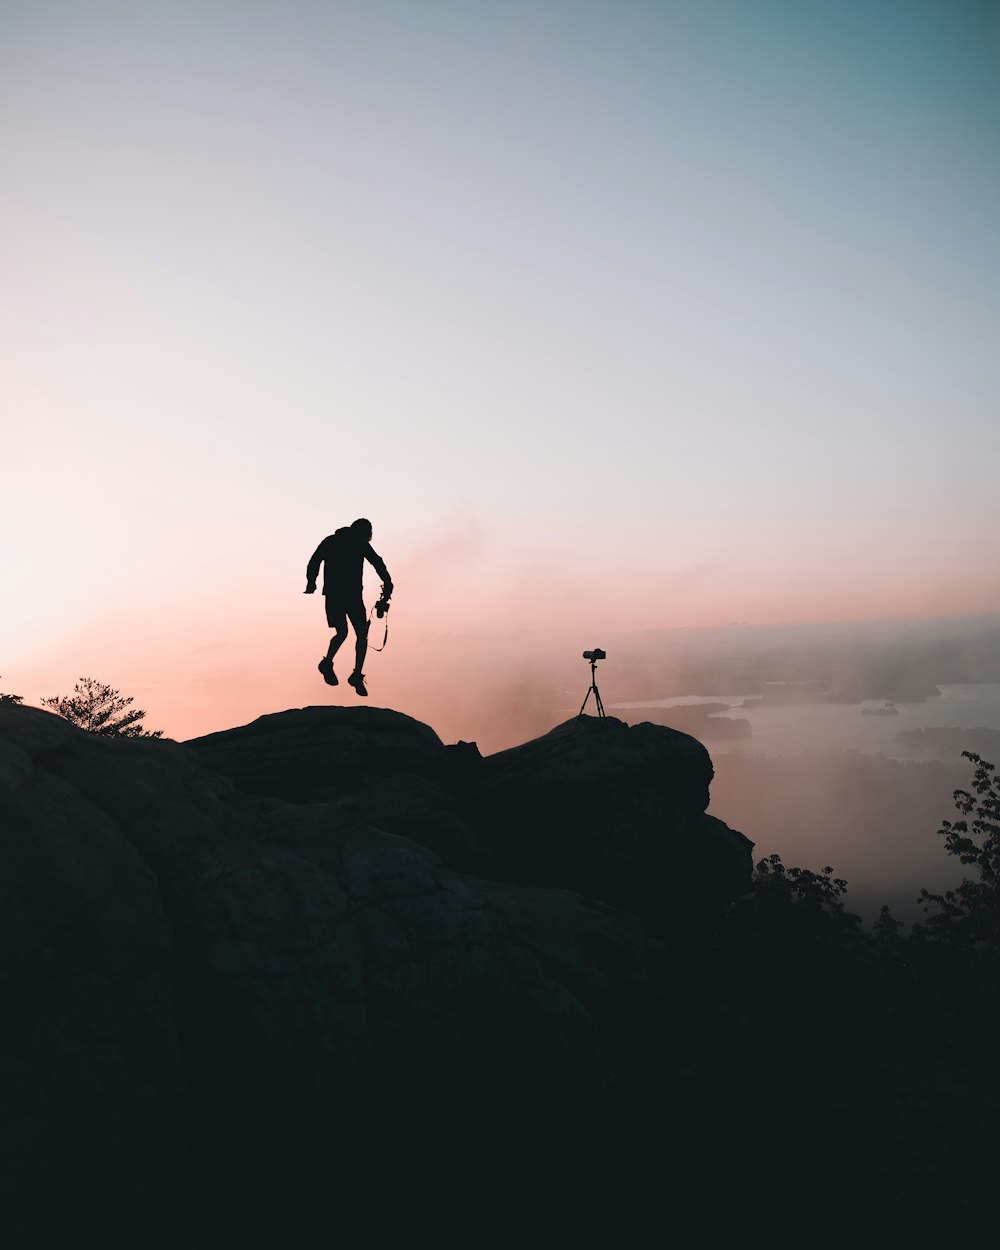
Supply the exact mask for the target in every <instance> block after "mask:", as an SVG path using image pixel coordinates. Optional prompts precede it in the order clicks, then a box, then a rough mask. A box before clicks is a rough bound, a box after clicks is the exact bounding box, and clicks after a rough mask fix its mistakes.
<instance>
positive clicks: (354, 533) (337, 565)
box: [305, 517, 392, 697]
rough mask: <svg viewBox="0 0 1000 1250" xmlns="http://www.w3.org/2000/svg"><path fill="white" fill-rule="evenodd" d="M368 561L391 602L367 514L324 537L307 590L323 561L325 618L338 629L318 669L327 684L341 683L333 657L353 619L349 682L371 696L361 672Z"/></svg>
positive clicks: (310, 590) (308, 571)
mask: <svg viewBox="0 0 1000 1250" xmlns="http://www.w3.org/2000/svg"><path fill="white" fill-rule="evenodd" d="M365 560H367V561H368V563H369V564H370V565H371V566H372V568H373V569H374V570H375V572H376V573H377V574H378V575H379V577H381V579H382V599H383V601H385V602H388V600H389V596H390V595H391V594H392V578H391V577H390V576H389V570H388V569H387V568H386V567H385V564H384V563H383V561H382V557H381V556H379V555H378V554H377V553H376V552H375V551H373V550H372V523H371V521H366V520H365V519H364V517H360V518H359V519H358V520H357V521H355V522H354V523H353V524H352V525H348V526H345V527H344V528H343V529H339V530H337V532H336V533H335V534H330V535H329V536H328V537H327V538H324V539H323V541H322V542H321V543H320V545H319V546H318V547H317V548H316V550H315V551H314V552H313V554H312V559H311V560H310V561H309V564H308V566H307V568H306V589H305V593H306V594H307V595H311V594H313V593H314V591H315V590H316V577H317V574H318V573H319V566H320V564H323V565H324V570H323V594H324V596H325V598H326V620H327V624H328V625H329V626H330V627H331V628H332V629H333V630H334V631H335V632H334V635H333V637H332V638H331V639H330V646H329V647H328V648H327V652H326V655H325V656H324V658H323V659H322V660H320V662H319V665H318V667H319V671H320V672H321V673H322V674H323V680H324V681H325V682H326V684H327V685H328V686H336V685H337V684H338V682H337V674H336V673H335V672H334V671H333V657H334V656H335V655H336V654H337V652H338V651H339V650H340V648H341V646H342V645H343V644H344V643H345V642H346V641H347V622H348V621H350V622H351V624H352V625H353V626H354V637H355V654H354V672H353V673H352V674H351V675H350V677H348V679H347V684H348V685H349V686H353V687H354V690H355V692H356V693H357V694H359V695H361V696H363V697H367V695H368V691H367V690H366V689H365V675H364V673H363V672H362V671H361V668H362V665H363V664H364V662H365V654H366V652H367V651H368V617H367V616H366V615H365V605H364V600H363V599H362V597H361V582H362V576H363V573H364V562H365Z"/></svg>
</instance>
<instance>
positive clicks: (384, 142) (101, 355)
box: [0, 0, 1000, 738]
mask: <svg viewBox="0 0 1000 1250" xmlns="http://www.w3.org/2000/svg"><path fill="white" fill-rule="evenodd" d="M0 161H2V170H3V175H2V179H0V215H2V229H0V324H2V332H0V371H2V372H0V388H2V389H0V399H2V421H3V440H2V446H3V454H2V464H3V491H2V496H0V523H2V526H3V533H4V536H5V537H4V543H3V557H2V566H0V585H2V614H0V689H3V690H12V691H15V692H17V693H20V694H22V695H24V697H25V699H26V701H27V702H30V703H37V702H38V700H39V698H40V697H41V696H43V695H48V694H54V693H63V692H65V691H66V690H68V689H69V688H71V686H72V684H73V681H74V680H75V678H77V677H79V676H81V675H84V674H88V675H93V676H95V677H97V678H99V679H102V680H106V681H108V682H110V683H111V684H113V685H115V686H118V687H120V688H122V689H124V690H126V691H127V692H129V693H132V694H135V695H136V697H137V699H138V701H139V702H140V703H141V704H142V705H143V706H144V707H146V708H148V710H149V714H150V721H151V723H153V724H155V725H157V726H159V727H162V728H163V729H164V730H165V731H166V733H167V734H168V735H170V736H172V737H178V738H183V737H187V736H189V735H192V734H195V733H200V732H205V731H208V730H211V729H218V728H223V727H226V726H228V725H232V724H238V723H242V722H243V721H246V720H249V719H251V718H252V717H253V716H256V715H258V714H259V713H261V712H264V711H272V710H276V709H279V708H285V707H294V706H300V705H302V704H303V703H308V702H327V701H344V702H346V701H347V699H346V697H345V698H341V694H340V692H339V691H337V692H332V691H329V690H328V689H327V688H326V687H325V686H324V685H323V683H322V681H321V679H320V678H319V676H318V674H317V673H316V671H315V663H316V660H318V658H319V657H320V655H321V654H322V653H323V650H324V649H325V645H326V640H327V638H328V631H327V630H326V626H325V622H324V621H323V616H322V603H321V600H320V599H319V597H318V596H316V597H311V598H307V597H305V596H304V595H303V594H302V590H303V587H304V584H305V563H306V560H307V558H308V557H309V555H310V554H311V552H312V551H313V549H314V547H315V546H316V544H317V543H318V542H319V540H320V539H321V538H322V537H323V536H324V535H326V534H328V533H330V532H332V531H333V530H334V529H335V528H337V527H338V526H340V525H343V524H347V523H349V522H350V521H351V520H353V519H354V518H355V517H357V516H367V517H370V518H371V519H372V522H373V524H374V528H375V535H374V546H375V548H376V550H378V551H379V552H380V553H381V555H382V556H383V557H384V559H385V561H386V563H387V565H388V567H389V569H390V571H391V573H392V576H393V579H394V581H395V583H396V587H397V595H396V598H395V601H394V604H393V610H392V613H391V624H390V629H391V634H390V644H389V648H388V649H387V650H386V652H385V654H384V655H382V656H377V657H376V656H373V657H371V658H370V659H369V662H368V665H367V671H368V674H369V685H370V688H371V691H372V698H371V700H370V701H371V702H372V703H373V704H385V705H388V706H396V707H399V708H400V709H401V710H404V711H410V712H413V714H415V715H421V716H424V717H425V718H433V716H434V712H435V707H436V703H435V699H436V698H437V697H438V692H440V691H441V690H442V689H443V688H446V689H448V692H449V694H450V695H452V696H454V694H455V690H456V687H457V686H459V685H461V686H462V687H463V688H465V689H466V690H467V691H468V706H469V709H470V710H469V711H468V727H467V731H465V732H463V731H464V730H465V726H464V724H463V722H462V718H461V716H452V718H451V719H450V720H449V722H448V725H447V726H446V728H447V730H448V731H449V732H450V733H451V734H452V736H459V735H461V736H467V737H471V736H475V734H476V731H477V725H476V723H475V714H474V712H473V711H472V708H473V707H474V705H475V691H476V689H477V687H476V680H477V676H478V677H481V678H482V679H483V680H484V681H486V680H487V679H488V678H490V677H491V676H492V675H493V674H494V671H495V669H496V668H497V667H499V666H501V665H502V666H503V669H504V672H505V674H507V675H510V674H511V673H512V672H513V674H514V675H515V676H516V675H517V674H518V673H519V672H520V673H522V675H524V676H525V677H526V678H528V677H530V674H531V672H532V671H533V670H532V667H531V666H532V664H534V663H537V662H538V660H539V657H540V656H542V655H543V654H547V653H548V651H549V650H551V649H553V648H556V647H560V646H563V645H565V647H566V648H568V649H569V651H570V652H572V653H573V654H574V655H575V654H576V653H577V652H578V651H579V649H580V648H581V647H583V646H591V645H594V644H601V643H602V642H603V641H604V640H605V639H606V638H608V637H611V636H615V635H622V634H624V633H626V632H628V631H630V630H640V629H670V628H675V627H679V626H686V627H702V626H708V627H714V626H721V625H725V624H727V623H728V622H731V621H748V622H752V623H762V622H777V621H819V620H846V619H867V618H888V617H907V616H909V617H913V616H924V615H934V616H937V615H946V614H949V613H970V614H971V613H981V612H995V611H998V610H1000V559H998V556H1000V550H998V547H1000V544H998V534H1000V491H998V490H997V465H998V453H1000V403H998V401H1000V341H998V340H1000V335H998V326H1000V228H998V224H997V223H998V222H1000V9H998V7H997V6H996V5H995V4H993V3H989V2H987V0H984V2H983V3H971V2H964V0H941V2H939V3H924V2H922V0H885V2H883V3H880V4H871V3H867V2H866V3H860V2H857V3H856V2H854V0H836V2H832V0H831V2H830V3H813V4H803V3H800V2H798V0H771V2H769V0H759V2H755V3H747V2H746V0H720V2H719V3H705V2H695V0H691V2H690V3H672V2H671V0H662V2H661V3H629V2H628V0H618V2H616V3H610V2H609V3H584V2H576V3H544V0H542V2H533V3H523V4H522V3H519V2H517V0H512V2H508V3H504V4H489V5H487V4H480V3H477V2H475V0H465V2H463V3H458V2H455V3H449V2H440V3H439V2H435V0H426V2H423V3H417V2H416V0H395V2H391V3H390V2H387V0H366V2H365V3H349V4H337V3H320V2H319V0H283V2H282V3H280V4H279V3H277V2H276V0H241V2H240V3H236V2H235V0H233V2H225V0H208V2H206V0H198V2H188V0H170V2H169V3H166V2H163V3H143V2H142V0H132V2H125V0H121V2H119V3H105V2H103V0H91V2H90V3H87V4H86V5H83V4H79V3H75V2H73V0H64V2H62V3H56V2H54V0H20V2H18V0H5V2H3V3H0ZM374 589H375V583H374V579H373V584H372V586H371V588H370V590H371V592H372V593H370V595H369V598H372V597H373V594H374ZM340 667H342V668H343V670H344V672H345V673H346V671H348V669H349V667H350V665H349V662H348V661H347V660H346V659H345V660H344V661H342V662H341V665H340ZM584 678H585V675H584V674H583V673H582V672H581V682H582V683H583V684H582V686H581V690H580V692H579V693H580V695H581V696H582V693H583V689H584V688H585V684H586V682H585V679H584ZM347 693H348V695H350V696H351V701H353V698H354V697H353V694H352V692H350V691H348V692H347ZM652 693H653V694H654V695H655V694H659V693H661V692H659V691H653V692H652Z"/></svg>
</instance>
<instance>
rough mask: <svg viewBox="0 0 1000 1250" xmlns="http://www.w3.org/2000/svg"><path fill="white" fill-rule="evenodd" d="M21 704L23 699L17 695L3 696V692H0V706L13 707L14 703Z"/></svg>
mask: <svg viewBox="0 0 1000 1250" xmlns="http://www.w3.org/2000/svg"><path fill="white" fill-rule="evenodd" d="M23 702H24V699H23V698H22V697H21V696H20V695H19V694H4V693H3V691H2V690H0V704H4V703H6V704H9V705H13V704H16V703H23Z"/></svg>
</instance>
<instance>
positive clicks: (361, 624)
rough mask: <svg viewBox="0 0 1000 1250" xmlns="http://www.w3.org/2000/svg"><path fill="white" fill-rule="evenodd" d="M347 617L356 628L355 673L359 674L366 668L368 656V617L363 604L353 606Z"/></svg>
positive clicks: (349, 609)
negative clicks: (366, 657)
mask: <svg viewBox="0 0 1000 1250" xmlns="http://www.w3.org/2000/svg"><path fill="white" fill-rule="evenodd" d="M347 615H348V616H349V617H350V618H351V624H352V625H353V626H354V635H355V638H354V672H355V674H358V673H360V672H361V670H362V669H363V668H364V666H365V656H366V655H367V654H368V617H367V616H366V615H365V605H364V604H363V603H358V604H353V605H352V606H351V607H349V608H348V609H347Z"/></svg>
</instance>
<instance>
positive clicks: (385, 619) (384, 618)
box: [368, 601, 389, 651]
mask: <svg viewBox="0 0 1000 1250" xmlns="http://www.w3.org/2000/svg"><path fill="white" fill-rule="evenodd" d="M380 602H381V601H380ZM374 612H375V608H374V607H373V608H372V609H371V611H370V612H369V613H368V633H369V635H370V634H371V624H372V616H373V615H374ZM382 624H383V625H384V626H385V633H384V634H383V635H382V645H381V646H380V647H374V646H372V644H371V641H369V643H368V649H369V651H384V650H385V644H386V643H387V642H388V641H389V605H388V604H386V605H385V612H383V614H382Z"/></svg>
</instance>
